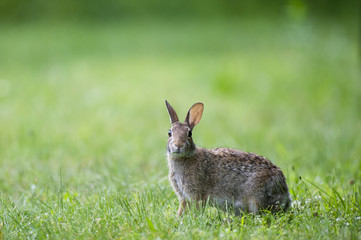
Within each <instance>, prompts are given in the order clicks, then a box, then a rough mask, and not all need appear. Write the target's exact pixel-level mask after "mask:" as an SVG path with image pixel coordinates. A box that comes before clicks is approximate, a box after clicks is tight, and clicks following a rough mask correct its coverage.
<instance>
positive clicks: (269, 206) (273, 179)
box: [165, 100, 291, 216]
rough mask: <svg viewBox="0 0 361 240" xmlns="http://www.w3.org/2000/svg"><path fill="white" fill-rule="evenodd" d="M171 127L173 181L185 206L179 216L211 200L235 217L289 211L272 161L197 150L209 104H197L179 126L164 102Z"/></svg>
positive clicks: (223, 151) (282, 182) (287, 196)
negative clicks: (196, 141) (198, 129)
mask: <svg viewBox="0 0 361 240" xmlns="http://www.w3.org/2000/svg"><path fill="white" fill-rule="evenodd" d="M165 104H166V106H167V110H168V114H169V117H170V121H171V124H172V127H171V128H170V130H169V132H168V136H169V138H168V144H167V159H168V167H169V176H168V177H169V180H170V182H171V185H172V187H173V190H174V191H175V193H176V195H177V196H178V199H179V201H180V206H179V209H178V212H177V213H178V215H179V216H182V215H183V213H184V211H185V210H186V208H187V204H189V203H196V204H197V206H198V205H200V204H202V205H204V204H205V203H206V202H207V201H208V202H209V203H211V204H212V205H214V206H219V207H220V208H221V209H228V208H231V209H233V210H234V212H235V214H236V215H240V214H241V213H254V214H258V213H260V211H262V210H269V211H271V212H273V213H276V212H282V211H286V210H287V209H288V208H289V207H290V203H291V198H290V194H289V192H288V187H287V184H286V178H285V176H284V175H283V173H282V171H281V170H280V169H279V168H278V167H277V166H276V165H274V164H273V163H272V162H271V161H270V160H268V159H266V158H265V157H262V156H260V155H258V154H255V153H247V152H243V151H240V150H235V149H229V148H215V149H205V148H198V147H196V145H195V144H194V142H193V138H192V131H193V128H194V127H195V126H196V125H197V124H198V123H199V121H200V120H201V118H202V114H203V109H204V105H203V103H201V102H197V103H195V104H194V105H192V106H191V108H190V109H189V111H188V113H187V116H186V118H185V121H184V122H183V123H181V122H179V119H178V115H177V113H176V112H175V110H174V109H173V107H172V106H171V105H170V104H169V103H168V102H167V100H165Z"/></svg>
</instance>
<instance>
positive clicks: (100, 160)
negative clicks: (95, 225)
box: [0, 0, 361, 199]
mask: <svg viewBox="0 0 361 240" xmlns="http://www.w3.org/2000/svg"><path fill="white" fill-rule="evenodd" d="M359 9H360V5H359V3H358V1H348V2H347V3H345V2H342V1H331V2H330V1H317V3H315V2H314V1H302V0H288V1H272V3H271V2H268V1H261V2H259V3H255V2H254V1H181V2H175V1H163V0H157V1H115V0H111V1H107V2H102V1H97V0H92V1H85V0H82V1H68V0H67V1H44V0H36V1H22V0H3V1H1V3H0V121H1V124H0V189H1V192H2V194H4V195H3V196H10V197H11V198H14V199H17V198H20V197H21V196H22V195H23V194H26V193H27V192H34V191H40V192H47V191H48V192H49V193H50V194H51V193H52V192H53V193H57V191H58V187H59V181H60V180H61V183H62V184H63V185H62V186H65V188H66V189H68V190H69V191H72V192H75V193H79V196H80V197H84V198H86V197H87V196H89V194H91V193H92V192H97V191H100V190H103V189H107V190H109V191H113V192H127V191H141V189H142V186H143V185H145V184H147V183H151V184H152V183H157V184H163V185H164V186H168V182H167V177H166V176H167V163H166V159H165V147H166V140H167V132H168V128H169V126H170V124H169V119H168V115H167V112H166V108H165V105H164V100H165V99H167V100H168V101H169V102H170V103H171V104H172V105H173V106H174V108H175V109H176V110H177V111H178V113H179V115H180V116H182V117H183V116H185V114H186V111H187V110H188V108H189V107H190V106H191V105H192V104H193V103H194V102H196V101H203V102H204V103H205V112H204V116H203V119H202V121H201V123H200V124H199V126H197V127H196V129H195V132H194V139H195V142H196V143H197V144H198V146H202V147H208V148H211V147H217V146H226V147H233V148H238V149H242V150H244V151H250V152H257V153H259V154H262V155H264V156H266V157H268V158H270V159H271V160H272V161H273V162H275V163H276V164H277V165H279V166H280V167H281V168H282V169H283V171H284V172H285V175H286V176H287V179H288V183H289V185H290V188H291V192H292V188H294V187H295V186H297V183H298V179H299V178H298V177H299V176H303V177H305V178H308V179H310V180H312V181H314V182H316V183H317V184H321V185H322V184H325V183H330V182H332V181H336V180H335V179H337V185H338V186H340V188H342V186H343V185H345V186H346V185H348V184H349V181H351V182H352V181H359V180H360V172H361V159H360V156H361V123H360V120H361V119H360V117H361V108H360V102H361V81H360V61H359V59H360V57H359V56H360V47H359V43H360V38H359V35H360V33H359V28H360V25H359V21H360V18H359V14H358V10H359ZM169 188H170V186H169Z"/></svg>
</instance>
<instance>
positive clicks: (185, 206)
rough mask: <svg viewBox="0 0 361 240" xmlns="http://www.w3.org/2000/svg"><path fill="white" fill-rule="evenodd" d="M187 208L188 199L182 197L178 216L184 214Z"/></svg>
mask: <svg viewBox="0 0 361 240" xmlns="http://www.w3.org/2000/svg"><path fill="white" fill-rule="evenodd" d="M186 208H187V201H186V200H185V199H182V200H181V201H180V205H179V209H178V216H182V215H183V213H184V211H185V210H186Z"/></svg>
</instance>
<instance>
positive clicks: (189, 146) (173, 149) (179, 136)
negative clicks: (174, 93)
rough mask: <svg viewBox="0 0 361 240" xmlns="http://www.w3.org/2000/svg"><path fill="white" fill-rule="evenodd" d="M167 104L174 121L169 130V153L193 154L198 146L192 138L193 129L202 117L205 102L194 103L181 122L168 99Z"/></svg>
mask: <svg viewBox="0 0 361 240" xmlns="http://www.w3.org/2000/svg"><path fill="white" fill-rule="evenodd" d="M165 104H166V106H167V110H168V114H169V118H170V122H171V123H172V127H171V129H169V132H168V136H169V138H168V146H167V151H168V154H171V155H172V156H173V157H185V156H191V155H192V154H193V152H194V150H195V148H196V147H195V145H194V143H193V139H192V130H193V128H194V127H195V126H196V125H197V124H198V123H199V121H200V120H201V118H202V114H203V108H204V106H203V103H200V102H198V103H195V104H193V106H192V107H191V108H190V109H189V111H188V113H187V116H186V118H185V120H184V122H183V123H180V122H179V119H178V115H177V113H176V112H175V110H174V108H173V107H172V106H171V105H170V104H169V103H168V102H167V100H166V101H165Z"/></svg>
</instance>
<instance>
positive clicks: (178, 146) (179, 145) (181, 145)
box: [174, 142, 184, 149]
mask: <svg viewBox="0 0 361 240" xmlns="http://www.w3.org/2000/svg"><path fill="white" fill-rule="evenodd" d="M174 146H175V147H176V148H178V149H181V148H182V147H183V146H184V143H181V142H179V143H178V142H175V143H174Z"/></svg>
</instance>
